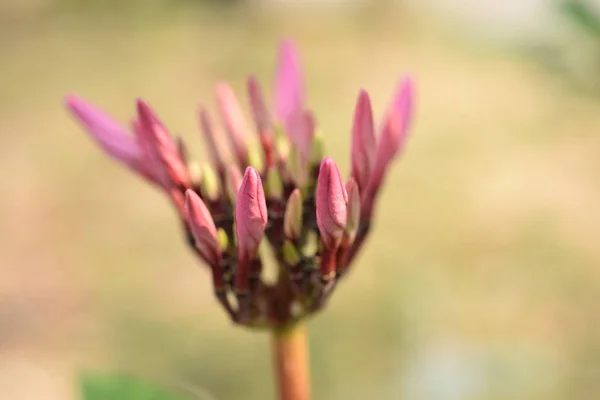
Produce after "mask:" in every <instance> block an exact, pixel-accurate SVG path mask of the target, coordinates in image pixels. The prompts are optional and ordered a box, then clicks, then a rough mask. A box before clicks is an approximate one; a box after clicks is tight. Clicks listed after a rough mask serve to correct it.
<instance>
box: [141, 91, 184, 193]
mask: <svg viewBox="0 0 600 400" xmlns="http://www.w3.org/2000/svg"><path fill="white" fill-rule="evenodd" d="M137 109H138V117H139V135H138V136H139V138H140V139H141V140H142V141H143V142H144V145H143V146H144V147H145V149H146V150H147V152H148V158H149V159H150V162H151V164H152V166H153V167H154V168H156V170H155V171H154V172H155V174H156V176H157V178H158V179H159V181H160V182H161V183H162V184H163V186H164V187H170V186H177V187H188V186H189V185H190V178H189V175H188V171H187V166H186V165H185V163H184V162H183V160H182V159H181V157H180V156H179V152H178V150H177V145H176V144H175V143H174V142H173V139H172V138H171V135H169V132H168V131H167V129H166V128H165V126H164V125H163V124H162V122H160V120H159V119H158V117H157V116H156V114H155V113H154V111H153V110H152V109H151V108H150V106H148V105H147V104H146V103H145V102H144V101H143V100H141V99H138V101H137Z"/></svg>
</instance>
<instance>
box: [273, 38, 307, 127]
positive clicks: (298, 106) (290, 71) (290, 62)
mask: <svg viewBox="0 0 600 400" xmlns="http://www.w3.org/2000/svg"><path fill="white" fill-rule="evenodd" d="M276 74H277V75H276V78H275V79H276V80H275V111H276V113H277V118H278V119H279V121H280V122H282V123H283V124H284V125H286V126H287V124H288V123H289V122H290V120H291V119H293V118H295V116H296V115H297V114H299V113H300V112H302V110H303V109H304V83H303V80H302V74H301V71H300V62H299V60H298V55H297V54H296V50H295V48H294V45H293V44H292V43H291V42H289V41H284V42H282V43H281V45H280V47H279V57H278V61H277V73H276Z"/></svg>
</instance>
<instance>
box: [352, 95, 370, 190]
mask: <svg viewBox="0 0 600 400" xmlns="http://www.w3.org/2000/svg"><path fill="white" fill-rule="evenodd" d="M375 146H376V141H375V127H374V125H373V111H372V109H371V100H370V99H369V94H368V93H367V92H366V91H364V90H361V91H360V93H359V95H358V100H357V102H356V109H355V111H354V125H353V127H352V154H351V160H352V172H351V175H352V176H353V177H354V179H355V180H356V183H357V184H358V187H359V188H360V189H362V190H364V189H365V188H366V187H367V183H368V182H369V177H370V175H371V171H372V170H373V162H374V159H375Z"/></svg>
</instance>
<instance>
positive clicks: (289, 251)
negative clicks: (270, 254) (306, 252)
mask: <svg viewBox="0 0 600 400" xmlns="http://www.w3.org/2000/svg"><path fill="white" fill-rule="evenodd" d="M283 259H284V261H285V262H286V263H287V264H288V265H296V264H298V263H299V262H300V254H299V253H298V250H296V246H294V244H293V243H292V242H290V241H289V240H286V241H285V242H283Z"/></svg>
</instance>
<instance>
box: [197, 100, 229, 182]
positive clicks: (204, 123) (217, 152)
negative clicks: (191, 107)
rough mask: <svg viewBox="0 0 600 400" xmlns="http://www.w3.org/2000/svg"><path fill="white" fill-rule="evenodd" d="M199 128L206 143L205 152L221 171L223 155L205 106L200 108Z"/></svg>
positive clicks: (223, 167) (223, 166)
mask: <svg viewBox="0 0 600 400" xmlns="http://www.w3.org/2000/svg"><path fill="white" fill-rule="evenodd" d="M200 130H201V131H202V134H203V135H204V141H205V143H206V147H207V149H206V152H207V153H208V156H209V157H210V158H211V161H212V164H213V166H214V167H215V168H216V169H217V170H218V171H222V170H224V169H225V156H224V154H223V149H222V147H221V143H220V142H219V140H218V138H217V136H216V134H215V130H214V128H213V124H212V121H211V119H210V116H209V114H208V111H207V110H206V109H205V108H201V109H200Z"/></svg>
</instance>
